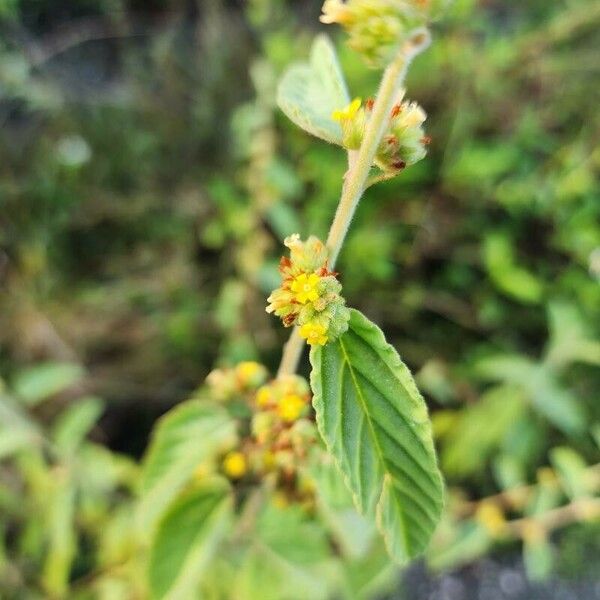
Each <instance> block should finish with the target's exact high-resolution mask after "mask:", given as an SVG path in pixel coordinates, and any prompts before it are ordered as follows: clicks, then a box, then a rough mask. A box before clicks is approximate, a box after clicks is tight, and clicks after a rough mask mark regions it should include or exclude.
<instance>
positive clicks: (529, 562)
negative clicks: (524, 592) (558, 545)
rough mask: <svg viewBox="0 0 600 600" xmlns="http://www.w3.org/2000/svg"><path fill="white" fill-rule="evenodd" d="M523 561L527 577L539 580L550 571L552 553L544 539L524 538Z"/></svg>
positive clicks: (546, 576) (545, 576) (550, 547)
mask: <svg viewBox="0 0 600 600" xmlns="http://www.w3.org/2000/svg"><path fill="white" fill-rule="evenodd" d="M523 561H524V563H525V569H526V571H527V575H528V577H529V579H531V580H532V581H541V580H544V579H547V578H548V576H549V575H550V574H551V573H552V565H553V563H554V553H553V551H552V546H551V545H550V543H549V542H548V541H547V540H546V539H533V540H525V544H524V546H523Z"/></svg>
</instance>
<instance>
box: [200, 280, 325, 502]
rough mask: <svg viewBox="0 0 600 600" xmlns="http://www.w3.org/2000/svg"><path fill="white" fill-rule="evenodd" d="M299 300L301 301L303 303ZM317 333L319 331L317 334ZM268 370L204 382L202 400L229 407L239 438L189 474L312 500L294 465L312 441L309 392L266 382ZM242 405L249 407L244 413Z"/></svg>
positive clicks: (238, 369)
mask: <svg viewBox="0 0 600 600" xmlns="http://www.w3.org/2000/svg"><path fill="white" fill-rule="evenodd" d="M313 280H314V278H313V279H311V277H310V274H309V275H308V276H307V277H306V279H305V278H300V281H299V284H298V285H299V286H302V287H298V288H297V289H296V290H295V291H294V293H296V294H304V296H305V303H306V304H309V303H312V302H314V301H315V298H314V295H313V293H312V288H310V289H309V287H304V286H311V285H312V281H313ZM304 296H303V298H304ZM321 334H322V332H321ZM267 377H268V374H267V370H266V369H265V367H264V366H263V365H261V364H259V363H256V362H253V361H246V362H241V363H239V364H238V365H236V366H235V367H233V368H230V369H216V370H214V371H212V372H211V373H210V375H209V376H208V377H207V383H208V386H207V388H205V389H204V390H203V391H202V394H201V395H203V399H204V400H205V401H208V400H219V401H229V402H233V403H234V406H232V407H231V410H230V412H231V414H232V415H235V416H236V417H237V418H238V419H241V421H240V427H239V431H240V432H247V433H246V434H245V435H242V436H241V437H240V438H237V437H236V439H233V440H230V441H229V442H228V443H227V445H226V446H225V447H224V448H222V449H221V450H220V451H218V453H217V454H216V455H215V456H214V457H212V458H210V457H209V458H207V459H206V460H204V461H203V462H202V463H200V464H199V465H198V466H197V468H196V469H195V471H194V479H195V480H196V481H199V480H204V479H206V478H209V477H211V476H214V475H215V474H216V473H221V474H222V475H224V476H225V477H227V478H228V479H229V480H230V481H231V482H232V483H234V484H236V483H239V482H242V481H243V482H244V484H249V483H251V482H255V481H260V480H262V479H265V478H266V479H270V480H271V481H272V482H273V485H274V488H275V489H276V490H277V495H278V498H279V499H280V500H283V501H285V502H289V501H294V502H304V501H312V497H313V494H312V492H310V493H309V491H307V490H308V488H307V482H306V481H305V478H304V476H303V475H302V474H301V471H300V469H299V466H300V465H301V464H302V463H303V462H304V461H305V459H306V455H307V452H308V451H309V449H310V448H311V447H312V446H313V445H314V444H315V442H316V439H317V432H316V426H315V424H314V422H313V420H312V418H311V415H310V397H311V396H310V388H309V386H308V383H307V382H306V380H305V379H303V378H302V377H299V376H296V375H287V376H282V377H279V378H277V379H275V380H272V381H270V382H268V383H267ZM236 401H237V402H244V403H245V404H246V406H247V407H248V408H249V410H248V409H246V410H245V409H244V408H243V406H242V405H241V404H235V402H236Z"/></svg>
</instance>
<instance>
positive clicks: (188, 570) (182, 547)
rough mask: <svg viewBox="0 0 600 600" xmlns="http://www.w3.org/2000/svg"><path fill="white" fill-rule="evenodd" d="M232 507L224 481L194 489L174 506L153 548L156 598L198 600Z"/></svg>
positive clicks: (151, 569) (150, 567)
mask: <svg viewBox="0 0 600 600" xmlns="http://www.w3.org/2000/svg"><path fill="white" fill-rule="evenodd" d="M231 504H232V503H231V496H230V494H229V486H228V485H227V484H226V482H225V481H224V480H218V481H214V482H211V483H208V484H207V485H204V486H202V487H200V488H196V489H192V490H190V491H188V492H186V493H185V494H183V495H182V496H181V497H180V498H178V499H177V500H176V501H175V502H174V503H173V504H172V506H171V507H170V508H169V510H168V511H167V512H166V514H165V515H164V518H163V519H162V520H161V521H160V523H159V525H158V527H157V530H156V534H155V536H154V537H153V539H152V544H151V547H150V559H149V563H148V580H149V583H150V589H151V593H152V597H153V598H161V599H162V598H164V599H169V600H187V599H188V598H194V597H196V594H197V587H198V585H199V583H200V581H201V580H202V576H203V574H204V572H205V571H206V569H207V568H208V566H209V565H210V562H211V559H212V557H213V556H214V554H215V551H216V549H217V546H218V544H219V542H220V541H221V540H222V538H223V537H224V535H225V533H226V531H227V526H228V523H229V519H230V515H231Z"/></svg>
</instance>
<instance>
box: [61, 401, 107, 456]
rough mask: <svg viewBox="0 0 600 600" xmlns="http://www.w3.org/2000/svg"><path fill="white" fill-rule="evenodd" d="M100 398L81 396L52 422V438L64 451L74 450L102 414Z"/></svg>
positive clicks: (102, 407)
mask: <svg viewBox="0 0 600 600" xmlns="http://www.w3.org/2000/svg"><path fill="white" fill-rule="evenodd" d="M103 409H104V403H103V402H102V400H100V398H96V397H94V396H90V397H87V398H81V399H80V400H78V401H77V402H76V403H75V404H73V405H72V406H70V407H69V408H68V409H67V410H65V411H64V412H63V413H62V414H61V415H60V416H59V417H58V419H57V421H56V423H55V424H54V431H53V435H52V438H53V439H54V442H55V443H56V445H57V446H58V447H59V448H60V449H61V450H62V451H64V452H67V453H69V452H74V451H75V450H76V449H77V447H78V446H79V445H80V444H81V442H82V441H83V439H84V438H85V436H86V435H87V434H88V433H89V431H90V430H91V429H92V427H93V426H94V425H95V424H96V421H97V420H98V418H99V417H100V415H101V414H102V410H103Z"/></svg>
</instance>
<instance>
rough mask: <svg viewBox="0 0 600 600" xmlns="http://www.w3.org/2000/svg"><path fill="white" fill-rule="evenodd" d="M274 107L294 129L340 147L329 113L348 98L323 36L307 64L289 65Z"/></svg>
mask: <svg viewBox="0 0 600 600" xmlns="http://www.w3.org/2000/svg"><path fill="white" fill-rule="evenodd" d="M277 103H278V104H279V108H281V110H282V111H283V112H284V113H285V114H286V115H287V116H288V117H289V118H290V119H291V120H292V121H293V122H294V123H295V124H296V125H298V127H301V128H302V129H304V130H305V131H308V133H311V134H312V135H314V136H316V137H318V138H321V139H323V140H325V141H326V142H330V143H332V144H338V145H341V143H342V128H341V127H340V125H339V123H336V122H335V121H334V120H333V119H332V117H331V113H332V112H333V111H334V110H339V109H342V108H344V107H346V106H347V105H348V104H349V103H350V96H349V95H348V90H347V88H346V82H345V81H344V76H343V74H342V71H341V69H340V66H339V63H338V60H337V56H336V53H335V48H334V46H333V44H332V43H331V41H330V40H329V38H328V37H327V36H325V35H319V36H317V38H316V39H315V41H314V43H313V45H312V49H311V52H310V62H309V63H298V64H295V65H292V66H291V67H290V68H289V69H288V70H287V71H286V72H285V74H284V75H283V77H282V79H281V81H280V83H279V87H278V89H277Z"/></svg>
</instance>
